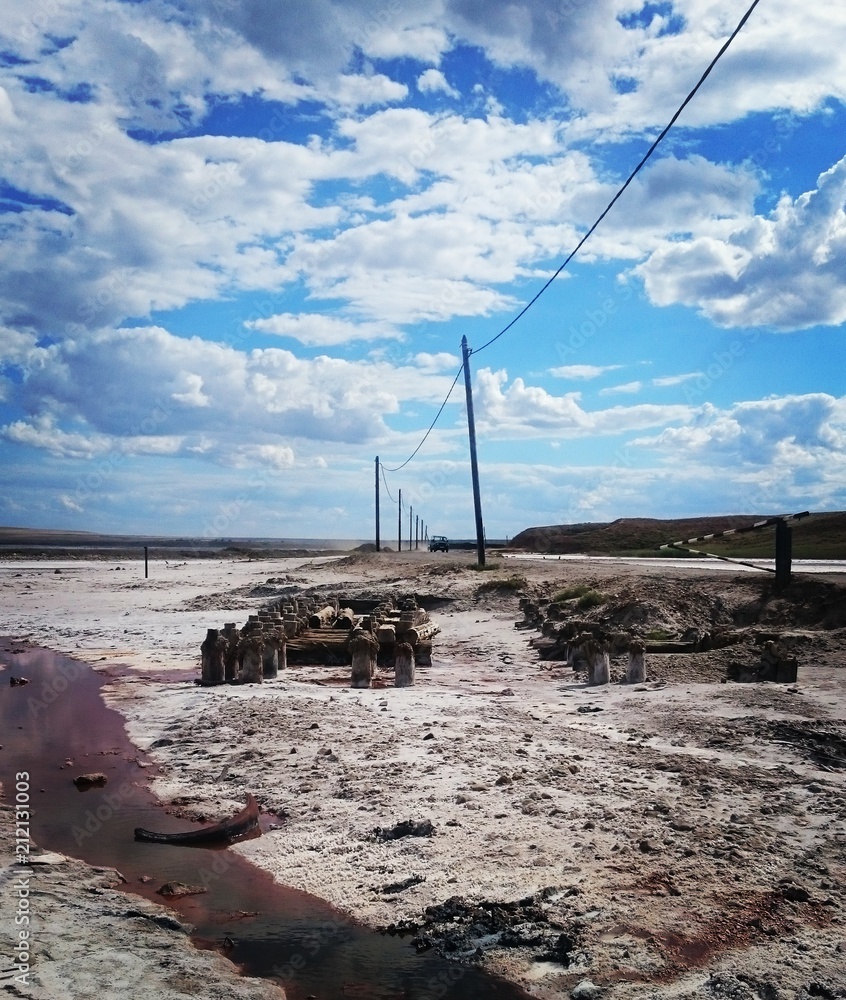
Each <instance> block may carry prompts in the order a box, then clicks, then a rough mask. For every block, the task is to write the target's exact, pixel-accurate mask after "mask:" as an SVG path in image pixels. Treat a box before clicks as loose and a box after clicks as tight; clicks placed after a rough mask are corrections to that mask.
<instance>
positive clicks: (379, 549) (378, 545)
mask: <svg viewBox="0 0 846 1000" xmlns="http://www.w3.org/2000/svg"><path fill="white" fill-rule="evenodd" d="M376 551H377V552H381V551H382V548H381V545H380V544H379V456H378V455H377V456H376Z"/></svg>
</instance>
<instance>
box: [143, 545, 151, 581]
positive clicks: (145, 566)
mask: <svg viewBox="0 0 846 1000" xmlns="http://www.w3.org/2000/svg"><path fill="white" fill-rule="evenodd" d="M149 575H150V574H149V572H148V570H147V546H146V545H145V546H144V579H145V580H146V579H147V577H148V576H149Z"/></svg>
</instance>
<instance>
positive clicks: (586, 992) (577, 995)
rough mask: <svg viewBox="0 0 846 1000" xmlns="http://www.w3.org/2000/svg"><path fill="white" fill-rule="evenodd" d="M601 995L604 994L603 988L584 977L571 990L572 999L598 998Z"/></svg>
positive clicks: (590, 999)
mask: <svg viewBox="0 0 846 1000" xmlns="http://www.w3.org/2000/svg"><path fill="white" fill-rule="evenodd" d="M600 996H602V990H601V989H600V988H599V987H598V986H597V985H596V984H595V983H592V982H591V981H590V980H589V979H583V980H582V981H581V982H580V983H579V984H578V986H576V987H574V988H573V990H572V991H571V992H570V998H571V1000H596V998H597V997H600Z"/></svg>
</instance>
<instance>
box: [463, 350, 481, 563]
mask: <svg viewBox="0 0 846 1000" xmlns="http://www.w3.org/2000/svg"><path fill="white" fill-rule="evenodd" d="M461 357H462V360H463V362H464V392H465V395H466V397H467V432H468V434H469V436H470V475H471V477H472V480H473V507H474V510H475V514H476V552H477V557H478V561H479V565H480V566H484V565H485V527H484V524H483V523H482V496H481V493H480V491H479V463H478V460H477V458H476V418H475V417H474V416H473V385H472V383H471V381H470V348H469V347H468V346H467V338H466V337H462V338H461Z"/></svg>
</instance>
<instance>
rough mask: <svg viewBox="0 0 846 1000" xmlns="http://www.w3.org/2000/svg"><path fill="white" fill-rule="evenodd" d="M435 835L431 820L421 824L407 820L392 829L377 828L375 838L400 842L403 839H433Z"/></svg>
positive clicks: (374, 833)
mask: <svg viewBox="0 0 846 1000" xmlns="http://www.w3.org/2000/svg"><path fill="white" fill-rule="evenodd" d="M434 833H435V827H434V826H433V825H432V821H431V820H430V819H424V820H420V822H419V823H415V822H414V820H410V819H405V820H402V822H400V823H396V824H394V826H392V827H390V828H385V827H382V826H377V827H376V829H375V830H374V831H373V836H374V837H375V838H376V840H399V839H400V838H401V837H431V836H433V835H434Z"/></svg>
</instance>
